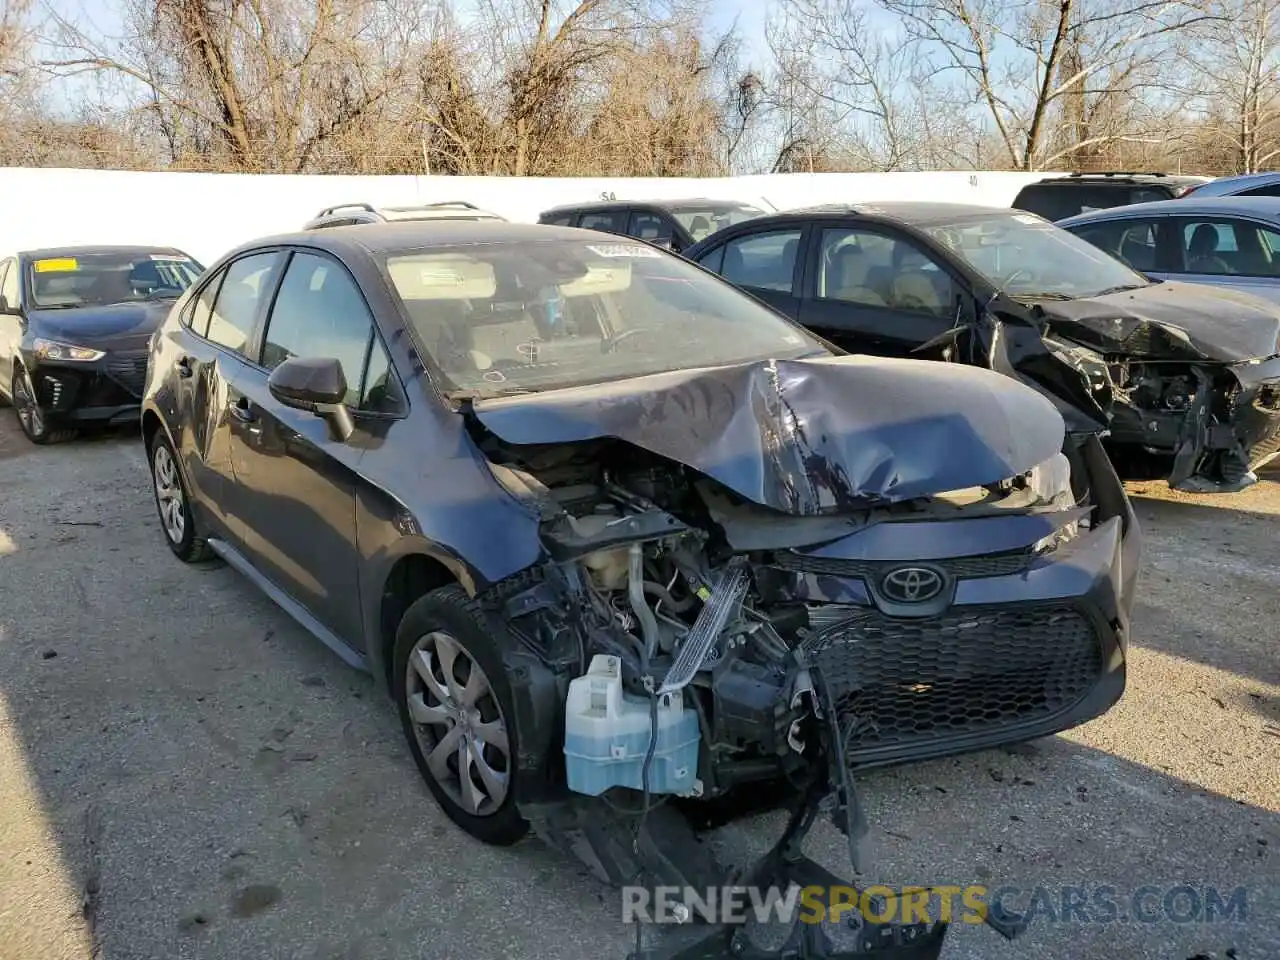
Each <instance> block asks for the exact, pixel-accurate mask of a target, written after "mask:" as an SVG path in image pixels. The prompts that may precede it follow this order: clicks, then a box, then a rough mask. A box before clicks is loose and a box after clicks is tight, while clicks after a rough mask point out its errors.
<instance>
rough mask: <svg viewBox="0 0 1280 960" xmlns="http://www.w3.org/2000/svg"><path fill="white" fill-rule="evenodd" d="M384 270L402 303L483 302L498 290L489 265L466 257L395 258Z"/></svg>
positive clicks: (389, 261)
mask: <svg viewBox="0 0 1280 960" xmlns="http://www.w3.org/2000/svg"><path fill="white" fill-rule="evenodd" d="M387 271H388V272H389V273H390V274H391V282H392V283H394V284H395V287H396V292H397V293H399V294H400V296H401V297H402V298H403V299H405V300H487V299H489V298H490V297H492V296H493V295H494V294H495V293H496V292H497V289H498V281H497V278H496V277H495V276H494V272H493V267H492V265H490V264H487V263H483V262H481V261H479V260H472V259H471V258H469V257H460V256H430V257H396V258H394V259H391V260H388V261H387Z"/></svg>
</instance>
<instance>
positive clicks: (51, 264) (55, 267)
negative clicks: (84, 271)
mask: <svg viewBox="0 0 1280 960" xmlns="http://www.w3.org/2000/svg"><path fill="white" fill-rule="evenodd" d="M35 269H36V273H69V272H71V271H74V270H79V269H80V264H79V263H77V262H76V261H75V259H74V258H72V257H57V258H55V259H52V260H37V261H36V263H35Z"/></svg>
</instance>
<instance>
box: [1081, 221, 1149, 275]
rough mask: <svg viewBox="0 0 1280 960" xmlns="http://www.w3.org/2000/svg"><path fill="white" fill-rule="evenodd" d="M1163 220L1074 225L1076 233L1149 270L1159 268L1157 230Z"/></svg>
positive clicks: (1105, 249)
mask: <svg viewBox="0 0 1280 960" xmlns="http://www.w3.org/2000/svg"><path fill="white" fill-rule="evenodd" d="M1158 225H1159V221H1158V220H1155V219H1151V220H1108V221H1106V222H1104V223H1088V224H1083V225H1081V226H1078V227H1073V228H1072V233H1074V234H1076V236H1078V237H1080V238H1081V239H1082V240H1087V241H1088V242H1089V243H1091V244H1093V245H1094V246H1095V247H1097V248H1098V249H1099V250H1104V251H1106V252H1107V253H1109V254H1111V255H1112V256H1113V257H1115V258H1116V259H1117V260H1121V261H1123V262H1125V263H1127V264H1128V265H1129V266H1131V267H1133V269H1135V270H1137V271H1139V272H1141V273H1146V272H1148V271H1152V270H1156V269H1158V267H1157V260H1156V253H1157V250H1158V247H1157V244H1156V230H1157V227H1158Z"/></svg>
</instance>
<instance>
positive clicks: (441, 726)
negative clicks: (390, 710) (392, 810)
mask: <svg viewBox="0 0 1280 960" xmlns="http://www.w3.org/2000/svg"><path fill="white" fill-rule="evenodd" d="M405 681H406V683H405V694H406V698H407V701H408V707H409V716H410V718H411V719H412V720H413V724H414V735H415V736H416V737H417V740H418V746H419V747H420V748H421V750H422V755H423V757H425V758H426V762H427V767H428V769H429V770H430V771H431V775H432V777H433V778H434V779H435V781H436V783H438V784H439V785H440V787H441V788H442V789H443V790H444V791H445V792H446V793H448V794H449V796H450V797H451V798H452V799H453V801H454V802H455V803H457V804H458V805H459V806H460V807H461V808H462V809H463V810H465V811H466V812H467V813H469V814H471V815H472V816H478V817H483V816H489V815H492V814H493V813H496V812H497V811H498V810H499V809H500V808H501V807H502V804H503V801H504V800H506V797H507V789H508V785H509V783H510V780H511V774H510V772H511V754H510V746H509V739H508V737H507V724H506V718H505V717H503V715H502V707H501V705H500V704H499V703H498V698H497V695H496V694H495V693H494V691H493V687H492V685H491V684H490V682H489V678H488V677H487V676H486V675H485V672H484V670H483V669H482V668H481V666H480V664H479V663H477V662H476V660H475V658H474V657H473V656H472V655H471V654H470V653H469V652H468V651H467V649H466V647H464V646H463V645H462V644H461V643H460V642H459V641H458V640H457V639H456V638H454V637H453V636H451V635H450V634H448V633H445V632H443V631H439V630H437V631H434V632H432V633H428V634H426V635H425V636H423V637H421V638H420V639H419V640H418V642H417V643H416V644H415V645H414V648H413V652H412V653H410V655H409V664H408V667H407V676H406V678H405Z"/></svg>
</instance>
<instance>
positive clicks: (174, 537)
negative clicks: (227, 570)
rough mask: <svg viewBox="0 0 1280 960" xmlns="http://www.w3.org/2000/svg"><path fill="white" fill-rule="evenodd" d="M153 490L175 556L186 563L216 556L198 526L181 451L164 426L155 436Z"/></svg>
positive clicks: (166, 538) (168, 542) (153, 444)
mask: <svg viewBox="0 0 1280 960" xmlns="http://www.w3.org/2000/svg"><path fill="white" fill-rule="evenodd" d="M149 459H150V461H151V490H152V492H153V493H154V494H155V500H156V511H157V512H158V513H159V515H160V530H161V531H162V532H163V533H164V539H165V542H166V543H167V544H169V549H170V550H172V551H173V553H174V556H176V557H177V558H178V559H179V560H181V561H183V562H184V563H200V562H201V561H204V560H209V559H211V558H212V557H213V555H214V554H213V551H212V550H210V549H209V545H208V544H207V543H205V542H204V539H203V538H201V537H200V535H199V532H198V531H197V530H196V522H195V515H194V513H193V512H192V510H191V498H190V496H189V495H188V493H187V487H186V483H185V482H184V481H183V479H182V471H181V470H180V469H179V467H178V457H177V454H175V453H174V452H173V446H172V445H171V444H170V443H169V438H168V437H166V436H165V433H164V430H163V429H159V430H156V435H155V437H153V438H152V440H151V451H150V458H149Z"/></svg>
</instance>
